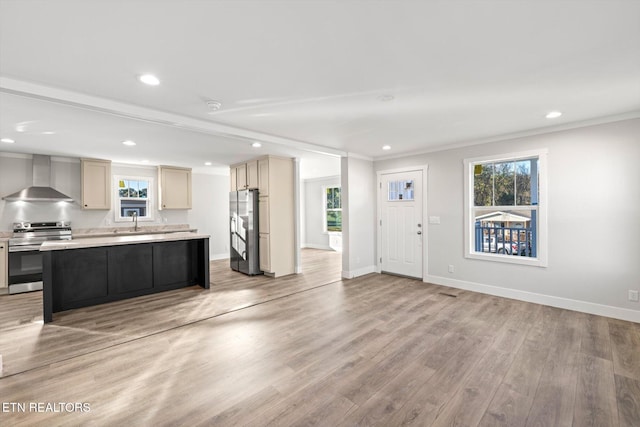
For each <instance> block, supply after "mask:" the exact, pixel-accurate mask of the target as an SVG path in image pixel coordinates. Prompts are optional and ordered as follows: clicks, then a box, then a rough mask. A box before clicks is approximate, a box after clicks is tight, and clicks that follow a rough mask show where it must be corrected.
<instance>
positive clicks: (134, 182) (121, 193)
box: [115, 176, 153, 222]
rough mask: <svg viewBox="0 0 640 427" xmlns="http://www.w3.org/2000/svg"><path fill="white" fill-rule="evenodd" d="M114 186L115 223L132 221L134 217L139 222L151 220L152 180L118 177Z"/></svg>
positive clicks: (147, 178) (148, 178)
mask: <svg viewBox="0 0 640 427" xmlns="http://www.w3.org/2000/svg"><path fill="white" fill-rule="evenodd" d="M115 184H116V185H115V187H116V198H115V199H116V207H115V208H116V215H115V220H116V221H121V222H122V221H132V217H133V216H134V215H136V216H137V217H138V220H141V221H145V220H147V221H149V220H152V219H153V203H152V201H153V199H152V195H153V190H152V189H153V178H150V177H124V176H118V177H116V178H115Z"/></svg>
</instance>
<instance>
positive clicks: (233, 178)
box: [229, 167, 238, 191]
mask: <svg viewBox="0 0 640 427" xmlns="http://www.w3.org/2000/svg"><path fill="white" fill-rule="evenodd" d="M237 177H238V173H237V169H236V168H234V167H231V173H230V174H229V184H230V186H229V191H236V190H237V189H238V182H237V181H238V179H237Z"/></svg>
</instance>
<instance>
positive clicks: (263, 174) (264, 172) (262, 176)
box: [258, 158, 269, 196]
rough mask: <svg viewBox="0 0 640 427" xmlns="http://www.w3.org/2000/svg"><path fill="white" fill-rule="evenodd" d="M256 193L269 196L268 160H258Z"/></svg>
mask: <svg viewBox="0 0 640 427" xmlns="http://www.w3.org/2000/svg"><path fill="white" fill-rule="evenodd" d="M258 193H259V194H260V195H261V196H268V195H269V159H268V158H266V159H260V160H258Z"/></svg>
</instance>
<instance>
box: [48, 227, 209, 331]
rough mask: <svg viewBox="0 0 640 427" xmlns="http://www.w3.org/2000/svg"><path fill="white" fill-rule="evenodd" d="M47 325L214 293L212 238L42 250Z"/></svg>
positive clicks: (75, 243) (152, 238) (117, 239)
mask: <svg viewBox="0 0 640 427" xmlns="http://www.w3.org/2000/svg"><path fill="white" fill-rule="evenodd" d="M40 251H41V252H42V255H43V256H42V258H43V263H42V264H43V265H42V281H43V311H44V322H45V323H48V322H51V321H52V320H53V313H56V312H59V311H64V310H70V309H73V308H80V307H87V306H91V305H96V304H102V303H106V302H111V301H118V300H122V299H127V298H133V297H137V296H141V295H147V294H153V293H157V292H163V291H167V290H171V289H178V288H182V287H186V286H193V285H200V286H201V287H203V288H205V289H208V288H209V236H208V235H204V234H197V233H190V232H178V233H166V234H146V235H118V236H103V237H90V238H83V239H75V240H64V241H49V242H45V243H43V244H42V246H41V248H40Z"/></svg>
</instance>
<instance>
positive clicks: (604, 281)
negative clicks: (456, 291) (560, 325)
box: [374, 119, 640, 322]
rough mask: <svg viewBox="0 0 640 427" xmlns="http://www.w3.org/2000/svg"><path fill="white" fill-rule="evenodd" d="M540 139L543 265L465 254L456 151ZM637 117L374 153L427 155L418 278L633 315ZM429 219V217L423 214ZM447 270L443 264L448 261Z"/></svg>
mask: <svg viewBox="0 0 640 427" xmlns="http://www.w3.org/2000/svg"><path fill="white" fill-rule="evenodd" d="M539 148H547V149H548V151H549V156H548V175H547V176H548V181H549V189H548V191H549V198H548V219H549V221H548V222H549V248H548V250H549V263H548V267H547V268H542V267H530V266H521V265H507V264H503V263H496V262H489V261H482V260H473V259H466V258H464V248H463V226H464V224H463V214H464V212H463V202H464V201H463V164H462V162H463V159H465V158H473V157H480V156H486V155H494V154H496V155H497V154H504V153H511V152H518V151H525V150H531V149H539ZM639 161H640V119H634V120H626V121H621V122H615V123H608V124H604V125H597V126H589V127H583V128H579V129H573V130H566V131H560V132H553V133H548V134H544V135H537V136H530V137H525V138H519V139H514V140H507V141H500V142H494V143H489V144H482V145H476V146H470V147H465V148H459V149H454V150H447V151H441V152H437V153H430V154H424V155H417V156H416V155H414V156H410V157H404V158H398V159H392V160H385V161H378V162H375V165H374V168H375V170H385V169H395V168H400V167H406V166H415V165H422V164H429V172H428V174H429V181H428V191H427V197H428V204H427V205H428V213H427V216H439V217H440V219H441V223H440V224H439V225H434V224H429V225H428V235H427V238H428V253H429V259H428V260H427V262H428V273H429V276H428V277H427V278H426V279H427V281H430V282H433V283H439V284H444V285H450V286H454V287H460V288H466V289H472V290H477V291H480V292H486V293H492V294H496V295H503V296H507V297H513V298H517V299H523V300H528V301H534V302H540V303H545V304H548V305H554V306H559V307H565V308H571V309H576V310H580V311H586V312H591V313H595V314H602V315H607V316H611V317H618V318H623V319H627V320H633V321H636V322H640V303H638V302H630V301H628V290H629V289H635V290H640V262H639V261H640V167H639V166H638V163H639ZM425 223H428V221H425ZM450 264H451V265H454V267H455V273H448V271H447V267H448V265H450Z"/></svg>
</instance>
